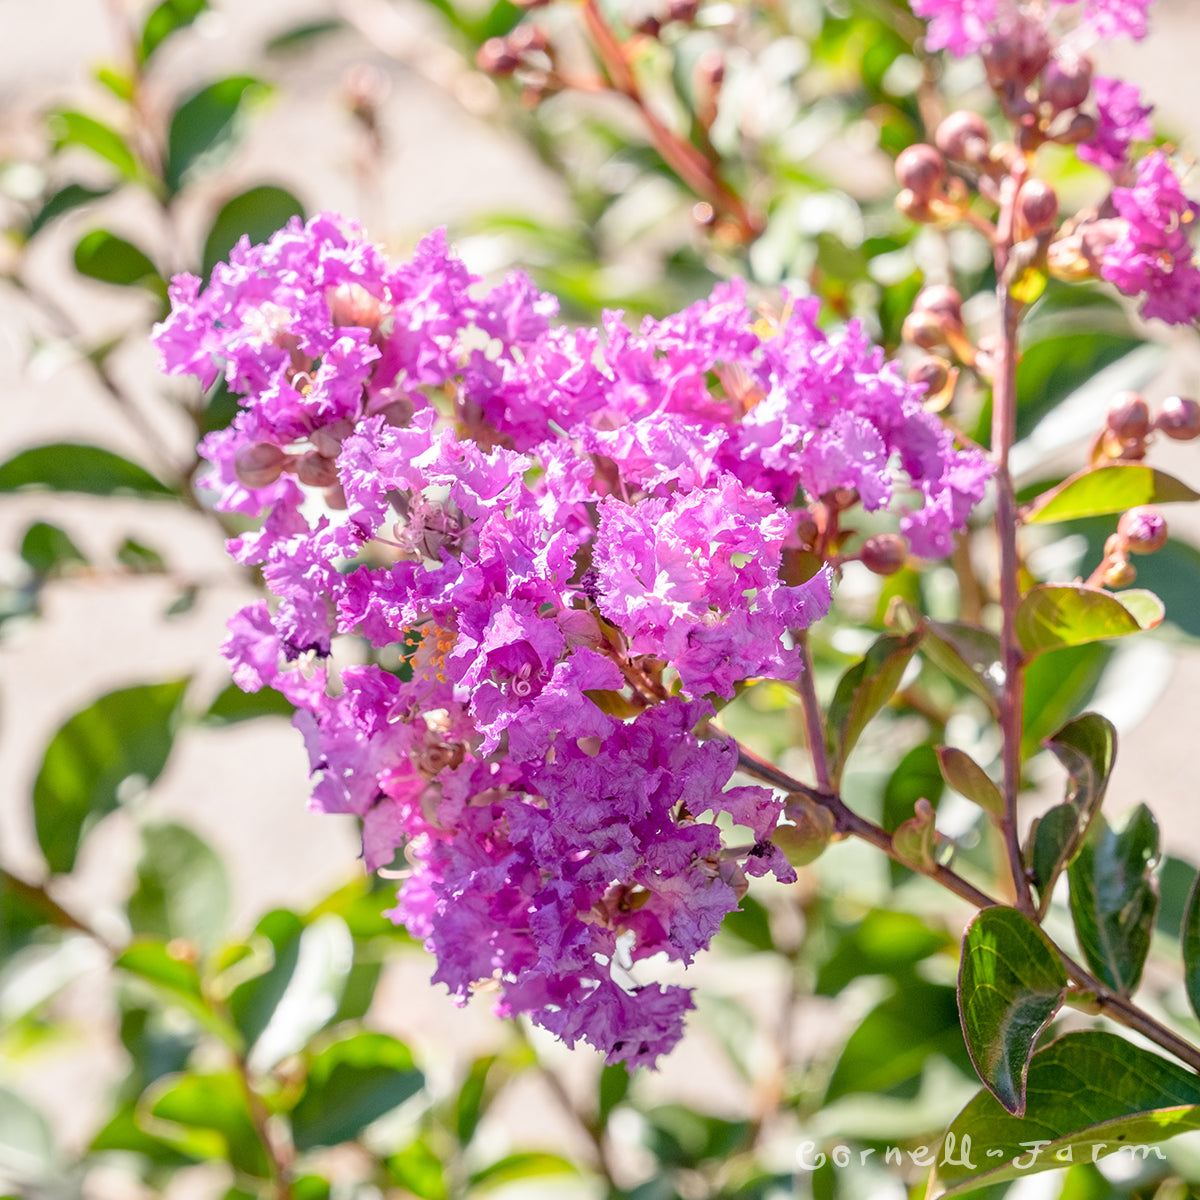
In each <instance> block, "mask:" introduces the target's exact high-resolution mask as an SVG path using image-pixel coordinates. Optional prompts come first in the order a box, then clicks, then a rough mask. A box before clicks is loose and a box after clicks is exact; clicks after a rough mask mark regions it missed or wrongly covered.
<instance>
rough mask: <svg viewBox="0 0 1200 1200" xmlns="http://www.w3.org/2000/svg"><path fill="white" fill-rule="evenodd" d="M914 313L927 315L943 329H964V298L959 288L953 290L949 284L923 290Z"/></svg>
mask: <svg viewBox="0 0 1200 1200" xmlns="http://www.w3.org/2000/svg"><path fill="white" fill-rule="evenodd" d="M913 312H914V313H927V314H928V315H929V316H931V317H933V318H934V319H935V320H936V321H937V322H938V324H939V325H941V327H942V328H943V329H947V330H960V329H962V327H963V321H962V297H961V296H960V295H959V294H958V289H957V288H952V287H951V286H950V285H949V284H947V283H939V284H934V286H933V287H927V288H922V289H921V291H920V292H918V293H917V298H916V300H914V301H913Z"/></svg>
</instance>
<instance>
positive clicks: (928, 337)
mask: <svg viewBox="0 0 1200 1200" xmlns="http://www.w3.org/2000/svg"><path fill="white" fill-rule="evenodd" d="M900 336H901V337H902V338H903V339H904V340H905V341H906V342H910V343H911V344H912V345H914V346H920V348H921V349H922V350H933V349H935V348H936V347H938V346H943V345H945V343H946V329H945V326H944V325H943V324H942V323H941V321H939V320H938V319H937V317H935V316H934V315H933V313H927V312H915V311H914V312H910V313H909V314H908V316H907V317H905V318H904V325H903V326H902V327H901V329H900Z"/></svg>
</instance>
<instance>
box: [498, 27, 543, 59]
mask: <svg viewBox="0 0 1200 1200" xmlns="http://www.w3.org/2000/svg"><path fill="white" fill-rule="evenodd" d="M549 44H550V42H549V40H548V39H547V37H546V31H545V30H544V29H543V28H542V27H541V26H540V25H518V26H517V27H516V29H514V30H513V31H512V33H510V34H509V35H508V48H509V50H510V51H511V52H512V53H513V54H515V55H516V56H517V57H518V58H524V56H525V55H526V54H532V53H533V52H534V51H541V50H545V49H546V47H547V46H548V45H549Z"/></svg>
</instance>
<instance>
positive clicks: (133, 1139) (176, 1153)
mask: <svg viewBox="0 0 1200 1200" xmlns="http://www.w3.org/2000/svg"><path fill="white" fill-rule="evenodd" d="M90 1149H91V1150H92V1151H93V1152H94V1153H97V1154H102V1153H104V1152H105V1151H124V1152H126V1153H129V1154H137V1155H139V1156H140V1157H141V1158H144V1159H146V1161H147V1162H149V1163H152V1164H153V1165H154V1166H156V1167H165V1168H166V1169H167V1170H169V1171H175V1170H178V1169H179V1168H180V1167H186V1166H190V1165H192V1164H193V1163H197V1162H200V1161H201V1156H199V1155H196V1154H188V1153H186V1152H185V1151H183V1150H181V1149H180V1148H179V1147H177V1146H175V1145H172V1144H171V1143H170V1142H166V1141H163V1140H162V1139H161V1138H157V1137H153V1136H152V1135H151V1134H149V1133H147V1132H146V1131H145V1130H144V1129H143V1128H142V1127H141V1125H139V1124H138V1119H137V1105H136V1104H135V1103H134V1102H133V1101H130V1102H129V1103H127V1104H122V1105H121V1106H120V1107H119V1108H118V1109H117V1110H116V1112H115V1113H113V1115H112V1117H111V1118H110V1119H109V1121H108V1123H107V1124H106V1125H104V1126H103V1127H102V1128H101V1130H100V1132H99V1133H97V1134H96V1136H95V1137H94V1138H93V1139H92V1144H91V1146H90Z"/></svg>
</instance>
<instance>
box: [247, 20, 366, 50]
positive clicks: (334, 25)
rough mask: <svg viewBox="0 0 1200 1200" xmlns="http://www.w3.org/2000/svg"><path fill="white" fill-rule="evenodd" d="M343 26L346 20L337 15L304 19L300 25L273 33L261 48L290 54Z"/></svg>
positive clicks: (344, 26)
mask: <svg viewBox="0 0 1200 1200" xmlns="http://www.w3.org/2000/svg"><path fill="white" fill-rule="evenodd" d="M345 28H346V22H345V21H341V20H338V18H337V17H328V18H325V19H323V20H317V21H305V22H303V23H302V24H300V25H293V26H292V27H291V28H290V29H285V30H284V31H283V32H282V33H277V34H275V36H274V37H272V38H271V40H270V41H269V42H267V44H266V45H265V46H264V47H263V49H264V50H265V51H266V53H267V54H291V53H293V52H296V51H303V50H307V49H308V48H309V47H310V46H311V45H312V43H313V42H315V41H316V40H317V39H318V38H322V37H325V36H326V35H327V34H330V33H338V32H340V31H341V30H343V29H345Z"/></svg>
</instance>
